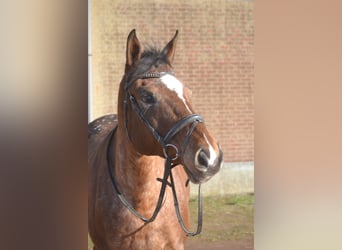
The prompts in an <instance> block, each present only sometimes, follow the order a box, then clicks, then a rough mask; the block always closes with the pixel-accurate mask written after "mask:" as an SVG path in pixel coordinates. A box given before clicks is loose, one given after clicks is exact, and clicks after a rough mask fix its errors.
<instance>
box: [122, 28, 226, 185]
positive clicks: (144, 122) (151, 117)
mask: <svg viewBox="0 0 342 250" xmlns="http://www.w3.org/2000/svg"><path fill="white" fill-rule="evenodd" d="M177 35H178V31H177V32H176V33H175V35H174V37H173V38H172V39H171V40H170V41H169V42H168V43H167V45H166V46H165V47H164V48H163V49H161V50H158V49H157V48H154V47H150V48H147V49H145V50H144V49H143V47H142V45H141V44H140V42H139V40H138V38H137V36H136V33H135V30H132V31H131V32H130V34H129V36H128V39H127V49H126V66H125V75H124V77H123V80H122V82H121V85H120V90H119V101H118V114H119V119H121V122H120V121H119V126H120V125H121V126H122V127H124V128H125V130H126V134H127V137H128V139H129V140H130V141H131V143H132V144H133V147H134V148H135V150H136V151H137V152H139V154H143V155H158V156H160V157H164V158H167V159H168V160H170V161H172V164H173V165H177V164H182V165H183V166H184V169H185V172H186V173H187V175H188V177H189V179H190V180H191V181H192V182H193V183H204V182H206V181H207V180H209V179H210V178H211V177H212V176H213V175H215V174H216V173H217V172H218V171H219V169H220V167H221V165H222V162H223V156H222V151H221V148H220V146H219V144H218V142H217V140H216V139H215V138H214V137H213V136H212V135H211V133H210V132H209V130H208V129H207V127H206V126H205V124H204V122H203V119H202V117H201V116H200V115H197V114H196V113H195V110H194V108H193V105H192V103H191V99H190V97H191V91H190V90H189V89H188V88H187V87H186V86H185V85H184V84H183V83H182V82H181V81H180V80H179V79H177V78H176V76H175V74H174V72H173V68H172V63H173V58H174V54H175V49H176V42H177Z"/></svg>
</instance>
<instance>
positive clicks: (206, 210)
mask: <svg viewBox="0 0 342 250" xmlns="http://www.w3.org/2000/svg"><path fill="white" fill-rule="evenodd" d="M190 210H191V225H192V226H191V228H192V230H193V231H194V230H195V229H196V226H197V224H196V219H197V200H193V199H191V201H190ZM253 214H254V195H253V194H240V195H229V196H214V197H204V198H203V227H202V234H201V235H199V236H194V237H190V238H189V239H188V242H187V250H208V249H210V250H253V249H254V227H253V225H254V217H253ZM88 242H89V244H88V249H89V250H90V249H91V242H90V240H88Z"/></svg>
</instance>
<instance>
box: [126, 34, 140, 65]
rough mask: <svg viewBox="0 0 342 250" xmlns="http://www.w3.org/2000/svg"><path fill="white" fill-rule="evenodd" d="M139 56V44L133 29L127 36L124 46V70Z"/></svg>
mask: <svg viewBox="0 0 342 250" xmlns="http://www.w3.org/2000/svg"><path fill="white" fill-rule="evenodd" d="M140 56H141V45H140V42H139V40H138V38H137V36H136V34H135V29H133V30H132V31H131V32H130V33H129V35H128V38H127V48H126V71H127V69H128V68H129V67H130V66H132V65H133V63H134V62H135V61H137V60H139V59H140Z"/></svg>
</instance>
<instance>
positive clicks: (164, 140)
mask: <svg viewBox="0 0 342 250" xmlns="http://www.w3.org/2000/svg"><path fill="white" fill-rule="evenodd" d="M165 74H172V73H170V72H153V73H145V74H142V75H140V76H138V77H136V78H134V79H133V80H132V81H130V82H129V83H128V84H127V85H126V87H125V89H126V97H125V101H124V105H125V128H126V133H127V135H128V138H129V139H130V136H129V133H128V127H127V123H128V119H127V106H128V101H127V100H128V99H129V100H130V102H131V104H132V106H133V109H134V111H135V112H136V114H137V115H138V117H139V118H140V120H141V121H142V122H143V123H144V124H145V126H146V127H147V128H148V129H149V130H150V132H151V134H152V135H153V136H154V137H155V138H156V140H157V141H158V142H159V143H160V145H161V146H162V148H163V153H164V156H165V159H166V160H165V166H164V176H163V179H160V178H158V179H157V180H158V181H161V183H162V186H161V188H160V192H159V198H158V202H157V205H156V207H155V209H154V212H153V214H152V216H151V217H150V218H145V217H144V216H142V215H141V214H140V213H139V212H137V211H136V210H135V209H134V208H133V207H132V205H131V204H130V203H129V202H128V201H127V200H126V199H125V197H124V196H123V195H122V193H121V192H120V190H119V188H118V185H117V182H116V179H115V176H114V175H113V173H112V169H111V168H110V159H109V153H110V152H109V146H108V147H107V155H106V157H107V166H108V171H109V176H110V179H111V181H112V184H113V187H114V189H115V191H116V193H117V195H118V197H119V199H120V201H121V203H122V204H123V205H124V206H125V207H126V208H127V209H128V210H129V211H130V212H131V213H132V214H134V215H135V216H136V217H137V218H139V219H140V220H142V221H143V222H144V223H146V224H147V223H150V222H152V221H154V220H155V218H156V217H157V215H158V213H159V211H160V209H161V207H162V205H163V200H164V196H165V190H166V185H169V186H170V187H171V190H172V194H173V200H174V206H175V210H176V215H177V218H178V222H179V224H180V225H181V227H182V229H183V231H184V232H185V233H186V235H187V236H195V235H198V234H200V233H201V231H202V195H201V184H199V186H198V224H197V230H196V232H191V231H190V230H189V229H187V228H186V226H185V223H184V220H183V218H182V216H181V213H180V210H179V205H178V199H177V193H176V188H175V184H174V180H173V175H172V171H171V170H172V168H173V167H175V166H176V165H175V164H174V161H175V160H176V159H178V157H180V160H181V161H183V155H184V152H185V149H186V146H187V145H188V142H189V140H190V137H191V135H192V132H193V131H194V129H195V127H196V125H197V124H198V123H202V122H204V120H203V118H202V117H201V116H200V115H198V114H190V115H188V116H187V117H184V118H182V119H181V120H179V121H178V122H176V124H175V125H173V127H172V128H171V129H170V130H169V131H168V132H167V133H166V135H165V136H164V137H163V136H161V135H159V133H158V132H157V131H156V130H155V129H154V128H153V126H152V125H151V123H150V122H149V121H148V120H147V119H146V117H145V116H144V113H143V111H142V109H141V108H140V106H139V104H138V102H137V101H136V99H135V97H134V96H133V95H131V93H130V92H129V87H130V86H131V85H132V83H133V82H134V81H135V80H137V79H147V78H160V77H162V76H163V75H165ZM187 125H190V128H189V130H188V132H187V134H186V136H185V140H184V142H183V144H182V147H181V150H180V151H179V149H178V148H177V146H175V145H174V144H171V143H169V142H170V140H171V139H172V138H173V137H174V136H175V135H176V134H177V133H178V132H179V131H181V130H182V129H183V128H185V127H186V126H187ZM115 131H116V128H115V129H114V130H113V131H112V134H111V137H110V141H109V145H111V142H112V139H113V137H114V133H115ZM168 148H172V149H173V150H174V151H175V155H174V156H170V155H169V154H168ZM169 176H170V182H168V180H167V179H168V177H169Z"/></svg>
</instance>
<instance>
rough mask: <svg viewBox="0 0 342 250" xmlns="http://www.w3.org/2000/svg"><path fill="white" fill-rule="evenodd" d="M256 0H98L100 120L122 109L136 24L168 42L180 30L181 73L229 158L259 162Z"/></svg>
mask: <svg viewBox="0 0 342 250" xmlns="http://www.w3.org/2000/svg"><path fill="white" fill-rule="evenodd" d="M253 8H254V2H253V1H241V0H240V1H228V0H193V1H180V0H178V1H174V0H173V1H172V0H169V1H165V0H159V1H140V0H139V1H121V0H117V1H113V0H102V1H99V0H92V35H93V37H92V50H93V53H92V54H93V101H94V102H93V113H94V118H95V117H97V116H100V115H103V114H106V113H116V99H117V91H118V86H119V82H120V80H121V77H122V74H123V69H124V63H125V49H126V48H125V46H126V39H127V35H128V33H129V32H130V30H131V29H133V28H135V29H136V30H137V36H138V38H139V40H140V41H141V42H142V43H146V42H147V43H148V42H154V43H156V44H157V45H161V46H164V45H165V44H166V43H167V42H168V41H169V40H170V39H171V38H172V36H173V34H174V32H175V30H176V29H178V30H179V37H178V43H177V49H176V55H175V61H174V69H175V73H176V75H177V77H178V78H179V79H180V80H181V81H182V82H183V83H185V84H186V85H188V86H189V87H190V88H191V89H192V92H193V97H192V100H193V103H194V107H195V109H196V111H197V112H198V113H200V114H202V115H203V116H204V118H205V121H206V123H207V126H208V127H209V129H210V130H211V131H212V132H213V134H214V135H215V136H216V137H217V138H219V141H220V143H221V145H222V148H223V152H224V160H225V161H226V162H236V161H253V157H254V150H253V148H254V144H253V141H254V68H253V64H254V59H253V47H254V44H253V39H254V37H253V35H254V19H253Z"/></svg>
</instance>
